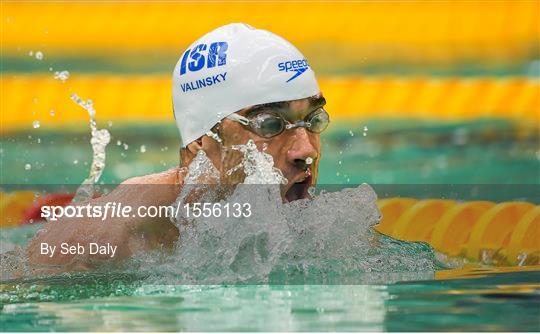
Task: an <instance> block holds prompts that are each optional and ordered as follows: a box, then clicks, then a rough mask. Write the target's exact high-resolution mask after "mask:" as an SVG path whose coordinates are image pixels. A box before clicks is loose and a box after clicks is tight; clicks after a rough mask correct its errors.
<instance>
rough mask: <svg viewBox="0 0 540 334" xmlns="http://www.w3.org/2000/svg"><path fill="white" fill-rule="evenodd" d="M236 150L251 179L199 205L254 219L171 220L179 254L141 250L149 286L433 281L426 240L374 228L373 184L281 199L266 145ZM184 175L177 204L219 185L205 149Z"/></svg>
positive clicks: (376, 215)
mask: <svg viewBox="0 0 540 334" xmlns="http://www.w3.org/2000/svg"><path fill="white" fill-rule="evenodd" d="M232 149H233V150H236V151H239V152H241V153H242V154H243V161H242V163H241V164H240V165H238V166H236V167H235V169H240V168H242V169H243V171H244V173H245V174H246V177H245V180H244V183H243V184H240V185H237V186H236V187H235V188H234V191H232V192H231V193H229V194H228V196H226V197H225V198H219V197H217V196H216V197H213V198H212V196H209V195H206V196H207V197H206V198H205V200H202V201H201V200H197V201H201V202H205V201H206V200H208V199H211V200H210V201H211V202H212V203H217V204H218V205H219V206H220V207H225V205H227V204H229V205H231V204H233V203H249V204H250V208H251V209H250V210H251V212H253V215H252V216H250V217H239V218H237V217H232V216H230V217H227V216H219V217H199V218H193V217H187V216H185V212H183V211H182V210H179V216H178V217H175V219H174V220H173V222H174V223H175V224H176V226H177V227H178V228H179V229H180V240H179V241H178V242H177V244H176V248H175V251H174V253H173V254H172V255H170V256H169V257H166V258H165V259H164V258H163V256H157V255H151V254H144V255H141V256H140V257H138V258H137V259H136V261H135V263H136V264H138V265H137V268H140V269H141V270H143V271H144V268H152V269H151V271H150V272H148V270H147V271H145V272H147V273H148V274H149V275H150V277H149V279H148V283H159V284H163V283H166V284H229V283H230V284H234V283H279V284H284V283H285V284H286V283H294V284H296V283H301V284H306V283H322V284H332V283H339V284H347V283H350V284H356V283H367V282H369V283H371V282H390V281H397V280H403V279H426V278H432V276H433V272H434V270H435V269H436V267H437V263H436V260H435V258H434V253H433V251H432V250H431V248H430V247H429V246H427V245H425V244H415V243H406V242H398V241H395V240H393V239H390V238H386V237H383V236H380V235H378V234H377V233H376V232H374V231H373V229H372V226H373V225H374V224H377V223H378V222H379V220H380V212H379V210H378V207H377V205H376V199H377V197H376V194H375V192H374V191H373V189H372V188H371V187H370V186H368V185H366V184H364V185H360V186H359V187H357V188H352V189H343V190H341V191H339V192H332V193H329V192H324V191H322V192H321V193H320V194H319V195H318V196H315V189H314V188H311V189H310V194H311V195H312V196H313V197H312V199H303V200H298V201H294V202H290V203H283V201H282V198H281V194H280V191H279V184H280V183H281V182H286V179H285V178H284V177H283V175H282V174H281V172H280V171H279V170H277V169H276V168H275V167H274V164H273V159H272V157H271V156H270V155H269V154H267V153H265V152H264V148H263V150H262V151H259V150H258V149H257V147H256V145H255V143H254V142H253V141H251V140H250V141H248V142H247V143H246V145H237V146H234V147H232ZM229 172H230V171H229ZM185 179H186V184H187V185H188V186H189V187H184V189H183V190H182V193H181V194H180V196H178V198H177V201H176V203H175V204H176V205H183V204H184V203H190V201H189V200H188V199H187V198H188V196H189V194H192V193H193V192H194V191H202V192H204V191H208V190H213V189H214V188H212V187H211V184H208V180H210V181H211V183H212V185H216V184H218V183H219V180H220V175H219V172H218V170H217V168H216V167H215V166H214V165H213V164H212V162H211V160H210V159H209V158H208V157H207V156H206V154H205V153H204V152H203V151H199V152H198V154H197V156H196V157H195V159H194V160H193V161H192V163H191V164H190V165H189V167H188V171H187V175H186V178H185ZM201 181H203V182H201ZM201 183H202V184H201ZM205 183H206V184H205ZM199 195H200V194H199ZM203 197H204V196H203ZM198 198H199V199H200V198H201V197H200V196H199V197H198ZM186 254H189V256H186Z"/></svg>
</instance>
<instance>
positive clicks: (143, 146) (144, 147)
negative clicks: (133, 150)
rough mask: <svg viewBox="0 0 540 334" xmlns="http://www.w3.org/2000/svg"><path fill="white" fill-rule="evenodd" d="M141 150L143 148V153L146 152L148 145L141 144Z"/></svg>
mask: <svg viewBox="0 0 540 334" xmlns="http://www.w3.org/2000/svg"><path fill="white" fill-rule="evenodd" d="M140 150H141V153H144V152H146V146H145V145H141V148H140Z"/></svg>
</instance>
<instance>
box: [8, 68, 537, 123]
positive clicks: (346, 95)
mask: <svg viewBox="0 0 540 334" xmlns="http://www.w3.org/2000/svg"><path fill="white" fill-rule="evenodd" d="M319 81H320V86H321V90H322V92H323V93H324V95H325V96H326V99H327V101H328V105H327V109H328V111H329V113H330V114H331V116H332V118H333V119H366V118H401V119H403V118H414V119H431V120H469V119H475V118H482V117H490V118H505V119H511V120H515V121H518V122H521V123H522V124H525V125H527V126H529V127H535V128H538V126H539V124H540V120H539V118H540V114H539V113H538V106H539V105H540V81H539V80H537V79H534V78H526V77H508V78H496V77H481V78H474V79H466V78H453V77H449V78H425V77H411V78H401V77H385V76H374V77H346V78H344V77H341V78H332V77H322V78H320V80H319ZM1 84H2V85H1V92H2V96H3V98H2V100H1V108H2V110H3V111H4V112H2V113H1V115H0V117H1V122H0V124H2V131H11V130H17V129H22V130H25V129H26V130H30V129H32V123H33V122H34V121H35V120H37V121H40V123H41V127H42V128H51V127H62V126H64V127H73V125H74V124H75V123H77V122H79V123H80V124H84V125H85V126H86V124H87V122H88V118H87V115H86V114H85V113H84V112H83V110H81V109H80V107H78V106H77V105H75V104H74V103H73V102H72V101H71V100H70V98H69V96H70V94H71V93H77V94H78V95H79V96H81V97H82V98H84V99H92V101H93V102H94V107H95V109H96V110H97V119H98V122H100V121H101V122H106V121H119V122H137V123H146V122H152V121H157V122H164V121H166V122H172V121H173V115H172V111H171V78H170V76H169V75H149V76H127V75H124V76H122V75H118V76H112V75H77V76H75V75H74V76H73V77H72V78H70V79H69V80H68V81H67V82H65V83H62V82H59V81H57V80H54V79H53V78H52V74H51V75H35V76H34V75H18V74H6V75H4V76H3V78H2V79H1ZM51 110H54V114H53V113H51Z"/></svg>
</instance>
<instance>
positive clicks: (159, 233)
mask: <svg viewBox="0 0 540 334" xmlns="http://www.w3.org/2000/svg"><path fill="white" fill-rule="evenodd" d="M184 176H185V170H184V169H181V168H173V169H170V170H168V171H165V172H162V173H158V174H152V175H146V176H142V177H135V178H132V179H129V180H127V181H125V182H123V183H122V184H120V185H119V186H118V187H117V188H116V189H115V190H114V191H112V192H111V193H109V194H107V195H105V196H102V197H99V198H96V199H92V200H89V201H87V202H84V203H80V205H83V206H86V205H87V204H91V205H92V206H101V207H102V208H103V207H104V206H105V205H106V204H107V203H117V205H118V203H122V206H131V207H132V208H134V209H133V210H136V208H138V207H142V206H146V207H148V206H160V205H162V206H165V205H171V204H173V203H174V202H175V200H176V198H177V197H178V194H179V193H180V190H181V186H182V183H183V180H184ZM109 205H110V204H109ZM178 237H179V231H178V228H177V227H176V226H175V225H173V224H172V223H171V222H170V219H169V218H168V217H158V218H146V217H140V216H138V215H134V216H133V217H129V218H118V217H113V218H107V219H104V220H102V218H89V217H84V218H58V220H57V221H51V222H49V223H47V224H46V226H45V228H44V229H42V230H41V231H39V232H38V233H37V234H36V236H35V237H34V238H33V239H32V240H31V241H30V243H29V244H28V247H27V255H28V264H29V269H30V270H31V271H32V273H33V274H35V275H44V274H58V273H61V272H68V271H70V272H71V271H81V270H87V269H92V268H96V267H98V266H99V265H100V264H103V263H111V262H118V261H121V260H125V259H127V258H130V257H132V256H133V255H134V254H136V253H139V252H144V251H147V250H150V249H156V248H159V249H164V250H167V249H169V250H170V249H172V248H173V246H174V243H175V242H176V241H177V240H178ZM90 243H94V244H98V245H100V246H104V248H101V249H102V250H103V252H98V253H97V254H91V251H90ZM78 245H81V246H83V247H84V250H83V252H81V250H82V248H80V247H77V246H78ZM73 246H75V247H76V248H72V249H74V252H71V251H69V247H73ZM46 247H48V248H46ZM93 248H94V249H93V250H95V249H96V247H95V246H94V247H93ZM53 250H54V251H53ZM113 250H114V251H113ZM73 253H74V254H73Z"/></svg>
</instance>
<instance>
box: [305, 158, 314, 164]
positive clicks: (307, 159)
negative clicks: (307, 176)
mask: <svg viewBox="0 0 540 334" xmlns="http://www.w3.org/2000/svg"><path fill="white" fill-rule="evenodd" d="M312 163H313V158H312V157H307V158H306V165H311V164H312Z"/></svg>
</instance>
